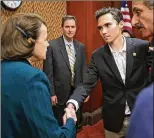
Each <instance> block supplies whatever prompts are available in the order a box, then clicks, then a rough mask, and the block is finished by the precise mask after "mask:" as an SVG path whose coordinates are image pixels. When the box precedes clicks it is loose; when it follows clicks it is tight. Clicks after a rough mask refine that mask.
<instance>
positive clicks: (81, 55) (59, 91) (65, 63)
mask: <svg viewBox="0 0 154 138" xmlns="http://www.w3.org/2000/svg"><path fill="white" fill-rule="evenodd" d="M49 44H50V46H49V47H48V51H47V58H46V60H45V61H44V66H43V71H44V72H45V73H46V75H47V76H48V78H49V81H50V84H51V89H52V96H54V95H56V96H57V98H58V104H59V105H64V104H65V103H66V101H67V100H68V99H69V97H70V95H71V94H72V93H71V69H70V64H69V59H68V55H67V51H66V47H65V44H64V40H63V37H59V38H57V39H55V40H51V41H49ZM74 47H75V50H76V63H75V87H76V86H77V85H78V84H79V83H81V82H82V81H83V79H84V77H85V75H86V71H87V65H86V56H85V47H84V45H83V44H82V43H81V42H79V41H77V40H74Z"/></svg>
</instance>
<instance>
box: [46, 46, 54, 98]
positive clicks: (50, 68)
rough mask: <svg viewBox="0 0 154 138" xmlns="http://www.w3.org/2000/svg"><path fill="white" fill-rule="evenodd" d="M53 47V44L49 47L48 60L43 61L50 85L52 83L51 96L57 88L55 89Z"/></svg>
mask: <svg viewBox="0 0 154 138" xmlns="http://www.w3.org/2000/svg"><path fill="white" fill-rule="evenodd" d="M52 52H53V51H52V47H51V44H50V46H49V47H48V50H47V55H46V60H44V62H43V71H44V73H45V74H46V75H47V77H48V79H49V81H50V85H51V91H52V93H51V96H54V95H55V89H54V77H53V54H52Z"/></svg>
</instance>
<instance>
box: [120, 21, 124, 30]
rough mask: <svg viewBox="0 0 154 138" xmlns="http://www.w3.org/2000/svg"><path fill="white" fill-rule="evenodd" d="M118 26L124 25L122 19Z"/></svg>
mask: <svg viewBox="0 0 154 138" xmlns="http://www.w3.org/2000/svg"><path fill="white" fill-rule="evenodd" d="M119 26H120V28H121V29H122V28H123V26H124V21H120V23H119Z"/></svg>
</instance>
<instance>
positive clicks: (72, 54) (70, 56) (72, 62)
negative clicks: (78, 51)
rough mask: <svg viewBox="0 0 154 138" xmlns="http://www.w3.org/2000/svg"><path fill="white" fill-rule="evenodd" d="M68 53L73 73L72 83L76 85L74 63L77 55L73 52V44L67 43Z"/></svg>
mask: <svg viewBox="0 0 154 138" xmlns="http://www.w3.org/2000/svg"><path fill="white" fill-rule="evenodd" d="M67 54H68V58H69V62H70V67H71V73H72V81H71V84H72V86H74V76H75V73H74V65H75V56H74V53H73V48H72V46H71V44H69V45H67Z"/></svg>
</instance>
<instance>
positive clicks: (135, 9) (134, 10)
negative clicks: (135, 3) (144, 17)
mask: <svg viewBox="0 0 154 138" xmlns="http://www.w3.org/2000/svg"><path fill="white" fill-rule="evenodd" d="M136 11H141V9H139V8H137V7H133V12H136Z"/></svg>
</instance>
